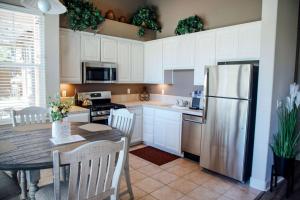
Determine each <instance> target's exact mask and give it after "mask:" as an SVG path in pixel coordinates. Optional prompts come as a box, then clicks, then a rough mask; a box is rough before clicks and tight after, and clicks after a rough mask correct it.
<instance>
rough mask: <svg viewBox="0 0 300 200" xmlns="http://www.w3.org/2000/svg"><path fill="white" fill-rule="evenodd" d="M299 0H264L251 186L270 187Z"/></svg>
mask: <svg viewBox="0 0 300 200" xmlns="http://www.w3.org/2000/svg"><path fill="white" fill-rule="evenodd" d="M298 4H299V2H298V0H288V1H286V0H263V5H262V33H261V34H262V35H261V56H260V57H261V59H260V71H259V83H258V99H257V115H256V128H255V141H254V155H253V165H252V177H251V179H250V185H251V186H252V187H255V188H258V189H260V190H266V189H267V188H268V186H269V180H270V173H271V171H270V170H271V164H272V151H271V149H270V148H269V144H270V142H271V141H272V135H273V134H274V133H276V131H277V115H276V105H277V99H281V98H282V97H284V96H286V94H287V93H288V90H289V89H288V87H289V84H290V83H292V82H293V80H294V78H293V77H294V70H295V55H296V44H297V42H296V41H297V19H298V7H299V6H298Z"/></svg>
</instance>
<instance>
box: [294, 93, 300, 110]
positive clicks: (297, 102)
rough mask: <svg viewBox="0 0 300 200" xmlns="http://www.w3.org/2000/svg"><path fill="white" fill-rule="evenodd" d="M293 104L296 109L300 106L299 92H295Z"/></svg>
mask: <svg viewBox="0 0 300 200" xmlns="http://www.w3.org/2000/svg"><path fill="white" fill-rule="evenodd" d="M295 104H296V106H297V108H298V107H299V105H300V92H297V95H296V100H295Z"/></svg>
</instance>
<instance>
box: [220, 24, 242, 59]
mask: <svg viewBox="0 0 300 200" xmlns="http://www.w3.org/2000/svg"><path fill="white" fill-rule="evenodd" d="M237 49H238V28H237V26H232V27H226V28H221V29H218V30H217V31H216V59H217V61H228V60H235V59H237Z"/></svg>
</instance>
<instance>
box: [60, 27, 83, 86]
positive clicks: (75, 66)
mask: <svg viewBox="0 0 300 200" xmlns="http://www.w3.org/2000/svg"><path fill="white" fill-rule="evenodd" d="M60 81H61V83H81V65H80V33H78V32H74V31H71V30H66V29H61V30H60Z"/></svg>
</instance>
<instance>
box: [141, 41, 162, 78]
mask: <svg viewBox="0 0 300 200" xmlns="http://www.w3.org/2000/svg"><path fill="white" fill-rule="evenodd" d="M144 78H145V82H146V83H158V84H160V83H163V69H162V40H155V41H151V42H146V43H145V69H144Z"/></svg>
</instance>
